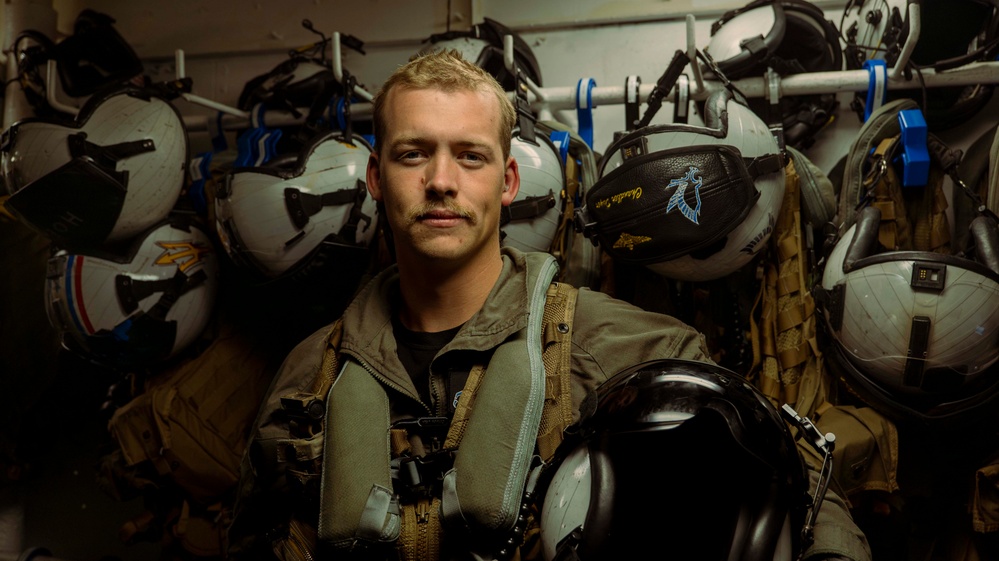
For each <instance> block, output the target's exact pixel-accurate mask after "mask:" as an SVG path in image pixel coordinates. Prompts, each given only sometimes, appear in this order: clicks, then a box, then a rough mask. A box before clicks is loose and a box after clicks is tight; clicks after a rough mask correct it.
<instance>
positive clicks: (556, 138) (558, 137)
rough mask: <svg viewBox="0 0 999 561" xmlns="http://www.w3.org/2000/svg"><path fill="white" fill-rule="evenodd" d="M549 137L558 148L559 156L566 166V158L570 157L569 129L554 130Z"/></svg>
mask: <svg viewBox="0 0 999 561" xmlns="http://www.w3.org/2000/svg"><path fill="white" fill-rule="evenodd" d="M548 138H550V139H551V141H552V144H554V145H555V148H558V156H559V159H561V160H562V165H563V166H564V165H565V160H566V158H568V157H569V131H552V132H551V134H549V135H548Z"/></svg>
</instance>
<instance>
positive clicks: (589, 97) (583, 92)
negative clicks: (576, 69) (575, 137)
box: [576, 78, 597, 148]
mask: <svg viewBox="0 0 999 561" xmlns="http://www.w3.org/2000/svg"><path fill="white" fill-rule="evenodd" d="M596 85H597V82H596V80H594V79H593V78H580V80H579V82H577V83H576V118H577V120H578V121H579V136H581V137H583V140H584V141H585V142H586V144H587V145H588V146H589V147H590V148H593V88H594V86H596Z"/></svg>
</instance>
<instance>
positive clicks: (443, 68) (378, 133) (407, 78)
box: [373, 49, 517, 160]
mask: <svg viewBox="0 0 999 561" xmlns="http://www.w3.org/2000/svg"><path fill="white" fill-rule="evenodd" d="M397 88H411V89H414V90H424V89H435V90H440V91H442V92H458V91H471V92H485V93H492V94H494V95H495V96H496V98H497V100H498V101H499V107H500V130H499V138H500V146H501V147H502V148H503V159H504V160H505V159H506V158H507V157H508V156H509V155H510V139H511V137H512V135H513V127H514V125H516V123H517V114H516V111H515V110H514V108H513V104H512V103H511V102H510V99H509V98H507V96H506V92H505V91H503V86H501V85H500V84H499V82H497V81H496V78H494V77H493V76H492V75H490V74H489V73H488V72H486V71H485V70H483V69H481V68H479V67H478V66H476V65H474V64H472V63H471V62H468V61H467V60H465V59H464V58H462V56H461V53H460V52H459V51H457V50H455V49H446V50H445V49H437V50H433V51H430V52H429V53H425V54H421V55H417V56H415V57H413V58H412V59H410V61H409V62H408V63H406V64H405V65H403V66H400V67H399V68H397V69H396V71H395V72H393V73H392V75H391V76H389V78H388V80H386V81H385V83H384V84H382V87H381V89H380V90H378V94H377V95H375V99H374V117H373V119H374V123H375V140H376V142H378V145H379V146H381V141H382V140H383V139H384V138H385V136H386V132H385V100H386V99H388V95H389V93H391V92H392V90H393V89H397ZM379 152H381V150H379Z"/></svg>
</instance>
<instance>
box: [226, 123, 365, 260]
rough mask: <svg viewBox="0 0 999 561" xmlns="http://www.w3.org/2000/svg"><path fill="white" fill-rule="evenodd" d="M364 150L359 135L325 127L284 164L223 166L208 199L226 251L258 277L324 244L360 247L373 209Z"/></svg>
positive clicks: (315, 256)
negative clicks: (222, 173) (218, 182)
mask: <svg viewBox="0 0 999 561" xmlns="http://www.w3.org/2000/svg"><path fill="white" fill-rule="evenodd" d="M370 154H371V147H370V146H369V145H368V143H367V142H365V141H364V139H362V138H361V137H359V136H356V135H354V136H353V137H351V138H350V139H349V140H348V139H347V138H346V137H344V136H343V135H342V134H341V133H339V132H329V133H327V134H326V135H323V136H321V137H318V138H316V139H315V140H313V142H312V143H311V144H309V145H307V146H305V147H304V148H303V149H302V152H301V153H299V155H298V158H297V159H296V160H295V161H294V162H293V163H292V164H290V165H286V166H281V167H268V166H259V167H245V168H236V169H233V170H231V171H229V172H228V173H227V174H226V176H225V180H224V182H223V184H222V185H220V186H218V187H217V189H216V192H215V199H214V200H215V204H214V207H215V225H216V231H217V233H218V236H219V238H220V239H221V240H222V246H223V248H225V251H226V253H227V254H228V255H229V256H230V257H232V259H233V260H234V261H235V262H236V263H238V264H240V265H242V266H244V267H245V268H247V269H248V270H251V271H256V272H257V273H259V274H260V275H261V276H263V277H265V278H277V277H279V276H283V275H288V274H292V273H294V272H295V271H297V270H301V269H303V268H307V267H308V266H309V264H310V263H312V262H314V261H320V260H322V254H323V252H324V251H334V250H335V249H337V248H343V249H345V250H346V249H350V250H351V251H349V252H348V253H353V252H355V251H356V252H358V253H364V254H366V252H367V249H368V247H369V246H370V243H371V241H372V240H373V239H374V237H375V230H376V229H377V228H376V226H377V224H376V220H377V217H378V215H377V208H376V204H375V201H374V200H373V199H372V198H371V197H370V196H369V195H368V190H367V187H366V186H365V183H364V173H365V170H366V169H367V165H368V157H369V155H370ZM303 185H308V186H309V187H308V188H305V187H303Z"/></svg>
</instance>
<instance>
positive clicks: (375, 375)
mask: <svg viewBox="0 0 999 561" xmlns="http://www.w3.org/2000/svg"><path fill="white" fill-rule="evenodd" d="M343 354H345V355H349V356H350V357H351V358H352V359H353V360H355V361H356V362H357V364H360V365H361V367H362V368H364V369H365V370H367V371H368V374H371V376H372V377H373V378H374V379H375V380H378V381H379V382H381V383H382V385H384V386H387V387H389V388H391V389H393V390H395V391H396V392H398V393H399V394H400V395H402V396H404V397H407V398H409V399H411V400H413V401H415V402H416V403H418V404H420V406H421V407H423V409H424V410H425V411H426V412H427V415H432V414H433V413H432V412H431V411H430V408H429V407H427V404H426V403H423V402H422V401H420V398H418V397H414V396H413V395H412V394H411V393H409V392H408V391H406V390H405V388H403V387H402V386H400V385H398V384H396V383H395V382H393V381H391V380H389V379H388V378H386V377H385V376H382V375H381V374H379V373H378V372H377V371H375V369H374V368H372V367H371V365H369V364H368V363H367V362H365V361H364V359H362V358H361V357H359V356H357V355H356V354H354V353H352V352H350V351H344V353H343Z"/></svg>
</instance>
